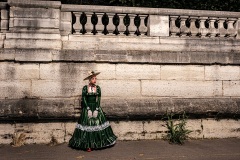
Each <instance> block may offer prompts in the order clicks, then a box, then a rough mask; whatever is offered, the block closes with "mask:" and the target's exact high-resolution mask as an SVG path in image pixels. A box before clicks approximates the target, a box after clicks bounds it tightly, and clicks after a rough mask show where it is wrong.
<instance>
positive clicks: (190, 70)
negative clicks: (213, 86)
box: [161, 65, 204, 80]
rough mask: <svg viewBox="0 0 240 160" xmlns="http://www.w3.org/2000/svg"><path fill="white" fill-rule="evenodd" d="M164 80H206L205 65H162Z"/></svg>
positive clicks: (162, 77)
mask: <svg viewBox="0 0 240 160" xmlns="http://www.w3.org/2000/svg"><path fill="white" fill-rule="evenodd" d="M161 79H163V80H204V66H189V65H178V66H176V65H172V66H170V65H161Z"/></svg>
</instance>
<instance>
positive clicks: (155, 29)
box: [61, 5, 240, 37]
mask: <svg viewBox="0 0 240 160" xmlns="http://www.w3.org/2000/svg"><path fill="white" fill-rule="evenodd" d="M61 11H62V13H71V15H72V20H71V22H72V23H71V33H72V34H83V35H88V34H93V35H99V34H102V35H126V36H139V35H141V36H146V35H147V36H167V37H168V36H179V37H180V36H188V37H191V36H192V37H236V36H237V34H238V18H239V17H240V13H237V12H220V11H201V10H178V9H162V8H160V9H154V8H131V7H109V6H86V5H62V9H61ZM69 31H70V30H69Z"/></svg>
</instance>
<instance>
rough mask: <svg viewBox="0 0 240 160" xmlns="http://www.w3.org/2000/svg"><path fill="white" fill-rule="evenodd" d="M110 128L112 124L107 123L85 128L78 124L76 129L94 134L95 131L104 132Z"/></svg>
mask: <svg viewBox="0 0 240 160" xmlns="http://www.w3.org/2000/svg"><path fill="white" fill-rule="evenodd" d="M109 126H110V123H109V122H108V121H107V122H105V123H103V124H102V125H98V126H83V125H81V124H77V126H76V128H78V129H80V130H82V131H87V132H94V131H101V130H104V129H106V128H107V127H109Z"/></svg>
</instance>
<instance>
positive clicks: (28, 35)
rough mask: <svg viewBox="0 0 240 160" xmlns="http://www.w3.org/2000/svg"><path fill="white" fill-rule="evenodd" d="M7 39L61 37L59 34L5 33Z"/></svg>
mask: <svg viewBox="0 0 240 160" xmlns="http://www.w3.org/2000/svg"><path fill="white" fill-rule="evenodd" d="M6 38H7V39H61V36H60V34H44V33H43V34H41V33H6Z"/></svg>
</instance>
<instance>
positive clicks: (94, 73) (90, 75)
mask: <svg viewBox="0 0 240 160" xmlns="http://www.w3.org/2000/svg"><path fill="white" fill-rule="evenodd" d="M100 73H101V72H94V71H91V72H89V75H88V76H87V77H86V78H84V79H83V80H88V79H91V78H92V77H94V76H97V75H99V74H100Z"/></svg>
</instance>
